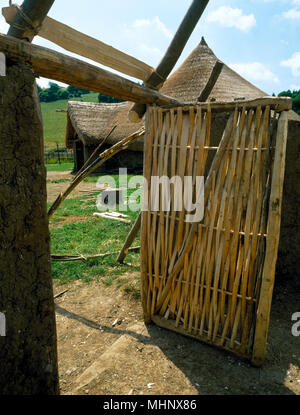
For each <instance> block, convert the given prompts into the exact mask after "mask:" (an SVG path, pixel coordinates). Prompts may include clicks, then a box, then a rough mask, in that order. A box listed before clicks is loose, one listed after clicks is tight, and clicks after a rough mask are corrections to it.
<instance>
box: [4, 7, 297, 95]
mask: <svg viewBox="0 0 300 415" xmlns="http://www.w3.org/2000/svg"><path fill="white" fill-rule="evenodd" d="M13 3H18V4H21V3H22V1H16V0H15V1H13ZM0 4H1V7H3V6H7V5H8V0H5V1H4V0H0ZM190 4H191V0H151V1H149V0H110V1H103V0H85V1H84V2H83V1H82V0H56V1H55V3H54V5H53V6H52V8H51V10H50V12H49V16H50V17H52V18H54V19H56V20H59V21H61V22H63V23H65V24H67V25H69V26H72V27H73V28H74V29H77V30H79V31H81V32H84V33H86V34H88V35H90V36H93V37H95V38H97V39H99V40H101V41H102V42H105V43H107V44H109V45H111V46H113V47H115V48H117V49H119V50H121V51H123V52H125V53H127V54H129V55H131V56H134V57H135V58H138V59H140V60H142V61H144V62H145V63H147V64H149V65H151V66H153V67H156V66H157V65H158V64H159V62H160V60H161V58H162V57H163V55H164V53H165V51H166V50H167V48H168V46H169V44H170V42H171V40H172V37H173V36H174V34H175V32H176V30H177V28H178V26H179V24H180V22H181V20H182V19H183V17H184V15H185V13H186V11H187V10H188V8H189V6H190ZM7 30H8V25H7V24H6V23H5V21H4V18H3V17H2V16H1V18H0V32H1V33H7ZM299 35H300V0H248V1H245V0H243V1H242V0H210V1H209V3H208V6H207V8H206V9H205V12H204V14H203V15H202V17H201V19H200V21H199V23H198V25H197V26H196V28H195V30H194V32H193V34H192V35H191V37H190V39H189V41H188V43H187V45H186V47H185V49H184V51H183V53H182V55H181V57H180V59H179V61H178V63H177V65H176V67H175V68H174V70H176V68H178V66H179V65H180V64H181V63H182V62H183V61H184V59H185V58H186V57H187V56H188V55H189V54H190V53H191V52H192V51H193V49H194V48H195V47H196V46H197V45H198V44H199V42H200V40H201V37H202V36H204V37H205V40H206V42H207V44H208V45H209V47H210V48H211V49H212V50H213V51H214V53H215V55H216V56H217V57H218V58H219V59H221V60H222V61H223V62H224V63H226V64H227V65H228V66H230V67H231V68H233V69H234V70H235V71H236V72H238V73H239V74H240V75H242V76H243V77H245V78H246V79H247V80H248V81H250V82H252V83H253V84H254V85H256V86H257V87H258V88H260V89H262V90H263V91H264V92H266V93H267V94H269V95H271V94H272V93H275V94H276V95H277V94H278V93H279V92H281V91H284V90H288V89H291V90H298V89H300V41H299V39H300V36H299ZM33 43H35V44H38V45H41V46H45V47H49V48H52V49H55V50H58V51H60V52H62V53H67V54H69V55H70V53H69V52H65V51H64V50H63V49H61V48H60V47H58V46H56V45H54V44H52V43H50V42H48V41H46V40H44V39H42V38H40V37H36V38H35V39H34V42H33ZM73 56H75V55H73ZM82 59H83V60H85V61H88V62H91V61H89V60H87V59H85V58H82ZM99 66H101V65H99ZM107 69H108V70H111V69H110V68H107ZM122 76H125V77H127V78H129V77H128V76H126V75H122ZM129 79H132V78H129ZM48 82H49V80H47V79H44V78H40V79H38V83H39V84H40V86H42V87H47V85H48Z"/></svg>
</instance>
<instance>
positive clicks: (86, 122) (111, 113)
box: [66, 101, 144, 151]
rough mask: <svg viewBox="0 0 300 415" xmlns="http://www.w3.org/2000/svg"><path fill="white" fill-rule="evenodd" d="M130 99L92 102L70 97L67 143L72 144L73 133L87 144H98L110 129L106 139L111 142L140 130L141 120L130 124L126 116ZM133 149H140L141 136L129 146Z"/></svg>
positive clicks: (68, 145)
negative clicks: (113, 101) (115, 102)
mask: <svg viewBox="0 0 300 415" xmlns="http://www.w3.org/2000/svg"><path fill="white" fill-rule="evenodd" d="M131 106H132V103H130V102H121V103H118V104H96V103H91V102H79V101H69V103H68V115H67V131H66V145H67V147H68V148H72V145H73V140H74V139H75V137H76V135H77V136H78V137H79V139H80V140H81V141H82V142H83V143H84V145H86V146H90V145H95V144H99V143H100V142H101V141H102V140H103V139H104V138H105V137H106V136H107V135H108V134H109V133H110V131H111V129H112V128H113V127H114V125H117V128H116V129H115V130H114V132H113V133H112V134H111V136H110V137H109V139H108V140H107V143H108V144H110V145H113V144H115V143H117V142H118V141H120V140H122V139H123V138H125V137H127V136H129V135H131V134H133V133H134V132H136V131H137V130H139V129H140V128H141V127H142V126H143V125H144V121H142V122H141V123H139V124H133V123H132V122H130V121H129V119H128V111H129V109H130V107H131ZM130 148H131V149H132V150H135V151H143V139H139V140H138V141H137V142H135V143H134V144H132V146H131V147H130Z"/></svg>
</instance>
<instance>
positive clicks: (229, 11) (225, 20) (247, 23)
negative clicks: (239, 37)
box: [207, 6, 256, 32]
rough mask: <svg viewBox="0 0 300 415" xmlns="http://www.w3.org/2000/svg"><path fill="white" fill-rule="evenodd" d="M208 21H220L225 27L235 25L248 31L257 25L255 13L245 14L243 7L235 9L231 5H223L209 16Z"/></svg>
mask: <svg viewBox="0 0 300 415" xmlns="http://www.w3.org/2000/svg"><path fill="white" fill-rule="evenodd" d="M207 21H208V22H218V23H220V25H222V26H225V27H235V28H237V29H239V30H242V31H245V32H246V31H247V30H249V29H250V28H251V27H253V26H255V25H256V20H255V17H254V14H252V13H251V14H248V15H246V14H243V11H242V10H241V9H233V8H231V7H229V6H221V7H219V8H218V9H217V10H215V11H213V12H211V13H210V14H209V15H208V17H207Z"/></svg>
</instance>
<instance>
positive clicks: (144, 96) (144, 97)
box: [0, 34, 183, 106]
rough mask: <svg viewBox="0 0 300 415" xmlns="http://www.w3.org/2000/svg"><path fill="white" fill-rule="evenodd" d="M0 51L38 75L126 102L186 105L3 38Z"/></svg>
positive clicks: (48, 51) (88, 66)
mask: <svg viewBox="0 0 300 415" xmlns="http://www.w3.org/2000/svg"><path fill="white" fill-rule="evenodd" d="M0 51H1V52H3V53H4V54H5V55H6V57H7V59H8V60H11V61H13V62H19V61H23V62H27V63H29V64H30V65H31V66H32V68H33V70H34V71H35V73H36V75H38V76H43V77H45V78H49V79H54V80H57V81H60V82H64V83H66V84H69V85H73V86H75V87H78V88H83V89H87V90H90V91H94V92H100V93H103V94H106V95H110V96H113V97H116V98H120V99H124V100H126V101H132V102H140V103H144V104H157V105H160V106H161V105H183V103H182V102H179V101H177V100H176V99H174V98H172V97H168V96H166V95H163V94H160V93H159V92H157V91H155V90H153V89H150V88H147V87H145V86H143V85H139V84H137V83H135V82H132V81H130V80H128V79H126V78H123V77H122V76H119V75H116V74H113V73H111V72H109V71H106V70H104V69H102V68H98V67H96V66H94V65H91V64H89V63H87V62H83V61H81V60H80V59H75V58H72V57H70V56H67V55H64V54H62V53H59V52H56V51H53V50H51V49H47V48H44V47H42V46H37V45H32V44H30V43H28V42H25V41H21V40H18V39H15V38H13V37H11V36H6V35H1V34H0Z"/></svg>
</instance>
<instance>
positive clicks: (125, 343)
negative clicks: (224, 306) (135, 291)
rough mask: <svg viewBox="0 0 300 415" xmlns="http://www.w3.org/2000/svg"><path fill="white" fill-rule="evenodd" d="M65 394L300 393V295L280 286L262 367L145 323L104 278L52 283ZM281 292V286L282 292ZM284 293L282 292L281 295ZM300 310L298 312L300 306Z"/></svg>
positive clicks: (133, 303)
mask: <svg viewBox="0 0 300 415" xmlns="http://www.w3.org/2000/svg"><path fill="white" fill-rule="evenodd" d="M65 288H69V291H68V292H67V293H66V294H65V295H63V296H62V297H61V298H58V299H57V300H56V316H57V331H58V353H59V372H60V385H61V393H62V394H66V395H70V394H71V395H72V394H83V395H110V394H112V395H119V394H120V395H128V394H132V395H139V394H140V395H144V394H147V395H151V394H161V395H169V394H175V395H196V394H200V395H207V394H212V395H217V394H218V395H224V394H225V395H226V394H238V395H242V394H243V395H244V394H245V395H252V394H262V395H268V394H275V395H289V394H297V395H300V370H299V366H300V337H294V336H292V334H291V326H292V322H291V315H292V314H293V313H294V312H296V311H297V307H298V308H299V301H298V296H299V293H298V294H297V293H295V292H293V291H292V290H291V289H290V290H289V291H288V290H284V289H282V287H281V289H280V290H279V289H277V290H276V292H275V296H274V304H273V309H272V317H271V327H270V332H269V341H268V354H267V359H266V362H265V364H264V366H263V367H262V368H260V369H257V368H254V367H251V366H250V365H249V363H248V362H246V361H243V360H240V359H239V358H237V357H235V356H234V355H231V354H228V353H225V352H223V351H220V350H217V349H214V348H212V347H210V346H207V345H205V344H203V343H200V342H197V341H196V340H193V339H190V338H186V337H184V336H181V335H179V334H176V333H173V332H170V331H166V330H164V329H160V328H158V327H157V326H155V325H152V324H151V325H148V326H145V325H144V323H143V317H142V309H141V304H140V301H137V300H134V299H133V298H130V296H128V295H127V294H125V293H124V292H122V291H121V290H119V291H116V288H114V287H109V288H108V287H105V286H103V285H102V283H101V282H93V283H90V284H84V283H81V282H73V283H71V284H69V285H68V286H65V285H64V286H57V285H55V292H56V293H57V292H60V291H62V290H64V289H65ZM283 290H284V291H283ZM280 291H281V292H280ZM298 311H299V310H298Z"/></svg>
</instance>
